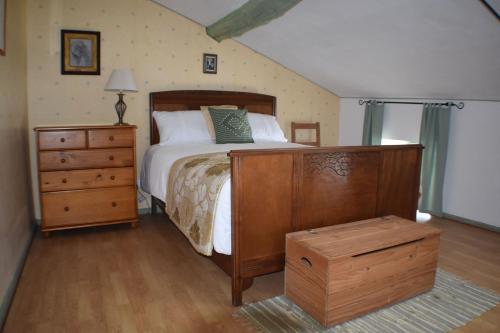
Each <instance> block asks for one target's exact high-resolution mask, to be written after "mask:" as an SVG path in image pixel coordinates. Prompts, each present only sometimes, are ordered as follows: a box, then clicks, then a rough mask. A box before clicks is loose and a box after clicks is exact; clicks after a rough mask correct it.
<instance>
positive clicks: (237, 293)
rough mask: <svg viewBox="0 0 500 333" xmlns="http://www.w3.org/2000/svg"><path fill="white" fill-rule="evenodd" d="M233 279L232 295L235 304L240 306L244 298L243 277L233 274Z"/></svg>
mask: <svg viewBox="0 0 500 333" xmlns="http://www.w3.org/2000/svg"><path fill="white" fill-rule="evenodd" d="M231 280H232V290H231V297H232V302H233V306H240V305H241V304H242V300H243V279H242V278H239V277H234V276H233V277H232V278H231Z"/></svg>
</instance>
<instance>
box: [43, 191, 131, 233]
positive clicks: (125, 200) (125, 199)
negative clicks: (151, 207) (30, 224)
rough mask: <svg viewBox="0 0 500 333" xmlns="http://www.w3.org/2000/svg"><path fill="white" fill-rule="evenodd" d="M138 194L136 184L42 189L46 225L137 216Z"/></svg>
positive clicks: (79, 223) (115, 219)
mask: <svg viewBox="0 0 500 333" xmlns="http://www.w3.org/2000/svg"><path fill="white" fill-rule="evenodd" d="M135 198H136V196H135V188H134V187H133V186H127V187H117V188H103V189H92V190H79V191H69V192H50V193H42V195H41V199H42V227H43V228H50V227H57V226H71V225H81V224H85V223H98V222H106V221H118V220H131V219H135V218H136V217H137V214H136V199H135Z"/></svg>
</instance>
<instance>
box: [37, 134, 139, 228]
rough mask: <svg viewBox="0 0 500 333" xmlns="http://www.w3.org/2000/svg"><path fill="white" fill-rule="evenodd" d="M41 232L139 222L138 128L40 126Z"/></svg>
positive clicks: (38, 141)
mask: <svg viewBox="0 0 500 333" xmlns="http://www.w3.org/2000/svg"><path fill="white" fill-rule="evenodd" d="M35 131H36V135H37V147H38V180H39V191H40V206H41V213H42V232H44V235H45V236H47V235H48V234H49V232H50V231H52V230H60V229H70V228H80V227H86V226H95V225H104V224H115V223H131V224H132V226H135V225H136V223H137V221H138V220H137V192H136V162H135V126H130V125H129V126H71V127H37V128H35Z"/></svg>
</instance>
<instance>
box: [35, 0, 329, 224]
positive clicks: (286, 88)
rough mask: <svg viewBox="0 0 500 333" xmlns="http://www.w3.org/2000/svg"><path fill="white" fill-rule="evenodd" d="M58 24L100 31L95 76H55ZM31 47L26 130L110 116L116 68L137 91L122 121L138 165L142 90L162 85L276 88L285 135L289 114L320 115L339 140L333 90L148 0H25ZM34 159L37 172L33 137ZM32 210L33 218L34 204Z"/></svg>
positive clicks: (294, 117)
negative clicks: (211, 67) (132, 135)
mask: <svg viewBox="0 0 500 333" xmlns="http://www.w3.org/2000/svg"><path fill="white" fill-rule="evenodd" d="M61 29H78V30H97V31H100V32H101V75H100V76H83V75H82V76H74V75H60V30H61ZM28 45H29V49H28V106H29V124H30V127H35V126H38V125H58V124H65V125H67V124H103V123H104V124H109V123H114V122H115V121H116V113H115V111H114V103H115V102H116V100H117V97H116V95H115V94H114V93H113V92H106V91H104V85H105V84H106V81H107V79H108V77H109V74H110V73H111V71H112V70H113V69H114V68H130V69H131V70H132V71H133V72H134V75H135V80H136V82H137V85H138V89H139V92H138V93H129V94H127V95H126V96H125V101H126V103H127V105H128V109H127V113H126V115H125V121H126V122H129V123H134V124H137V125H138V141H137V144H138V153H137V154H138V156H137V157H138V161H139V163H140V161H141V157H142V155H143V153H144V151H145V149H146V148H147V147H148V145H149V123H148V119H149V115H148V112H149V109H148V105H149V100H148V94H149V92H151V91H160V90H178V89H207V90H208V89H213V90H237V91H248V92H258V93H264V94H270V95H274V96H276V97H277V117H278V121H279V123H280V125H281V127H282V128H283V129H284V131H285V134H286V135H287V137H290V123H291V121H320V122H321V134H322V138H321V139H322V143H323V144H324V145H335V144H337V141H338V113H339V98H338V97H337V96H336V95H334V94H332V93H331V92H329V91H327V90H324V89H322V88H321V87H319V86H317V85H315V84H313V83H311V82H310V81H308V80H306V79H304V78H303V77H301V76H299V75H297V74H295V73H293V72H291V71H289V70H288V69H286V68H284V67H283V66H281V65H279V64H277V63H275V62H273V61H272V60H270V59H268V58H266V57H264V56H262V55H260V54H258V53H256V52H254V51H253V50H251V49H249V48H247V47H246V46H243V45H241V44H239V43H238V42H235V41H232V40H226V41H223V42H222V43H217V42H216V41H214V40H212V39H211V38H210V37H208V36H207V35H206V33H205V30H204V27H203V26H200V25H199V24H197V23H194V22H192V21H190V20H188V19H186V18H184V17H182V16H180V15H178V14H176V13H174V12H172V11H169V10H167V9H165V8H164V7H161V6H159V5H157V4H155V3H153V2H151V1H149V0H120V1H113V0H86V1H82V0H31V1H29V2H28ZM204 52H205V53H215V54H217V55H218V74H217V75H213V74H203V73H202V54H203V53H204ZM304 61H313V59H304ZM31 156H32V162H31V163H32V173H33V177H34V179H36V173H35V170H36V168H35V158H34V157H35V148H34V135H32V136H31ZM37 186H38V185H37V184H36V183H35V184H34V186H33V189H34V193H36V188H37ZM35 197H36V196H35ZM36 210H37V216H38V203H37V209H36Z"/></svg>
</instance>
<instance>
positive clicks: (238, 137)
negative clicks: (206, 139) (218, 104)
mask: <svg viewBox="0 0 500 333" xmlns="http://www.w3.org/2000/svg"><path fill="white" fill-rule="evenodd" d="M208 111H209V112H210V117H211V118H212V122H213V124H214V130H215V142H216V143H253V138H252V129H251V128H250V123H249V122H248V117H247V112H248V111H247V110H246V109H237V110H228V109H215V108H209V109H208Z"/></svg>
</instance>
